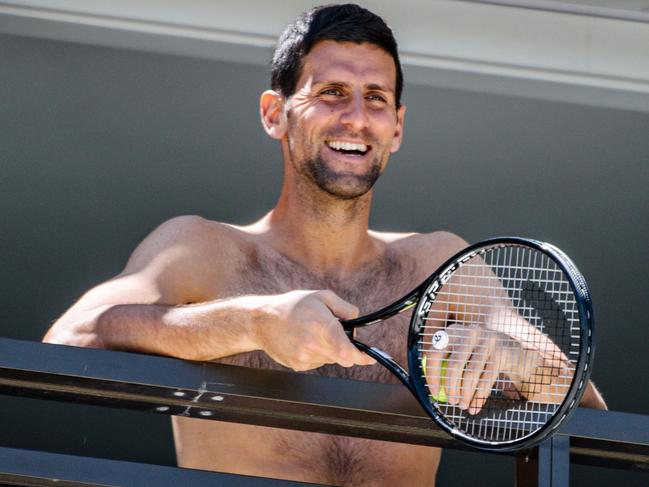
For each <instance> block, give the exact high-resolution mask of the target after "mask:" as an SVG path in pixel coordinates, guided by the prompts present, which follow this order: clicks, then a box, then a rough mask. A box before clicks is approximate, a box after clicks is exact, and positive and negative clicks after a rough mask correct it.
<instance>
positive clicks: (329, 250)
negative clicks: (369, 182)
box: [258, 190, 380, 275]
mask: <svg viewBox="0 0 649 487" xmlns="http://www.w3.org/2000/svg"><path fill="white" fill-rule="evenodd" d="M298 195H308V196H307V197H304V196H303V197H300V196H298ZM371 199H372V197H371V192H370V193H367V194H365V195H363V196H361V197H359V198H355V199H352V200H340V199H338V198H335V197H333V196H331V195H329V194H326V193H323V192H319V193H317V194H314V193H313V192H310V193H304V192H293V191H284V190H283V191H282V194H281V196H280V199H279V201H278V203H277V206H276V207H275V208H274V209H273V210H272V211H271V212H270V213H269V214H268V215H266V216H265V217H264V218H263V219H262V220H261V221H260V222H259V223H258V225H259V229H260V230H261V231H263V232H264V233H265V234H266V237H267V238H268V240H269V243H270V244H271V245H272V246H273V247H274V248H275V249H276V250H278V251H279V252H281V253H282V254H284V255H286V256H287V257H289V258H290V259H292V260H294V261H297V262H299V263H300V264H302V265H304V266H305V267H307V268H309V269H311V270H313V271H314V272H316V273H318V274H323V275H325V274H329V275H331V274H334V275H335V274H337V275H341V274H345V273H348V272H353V271H354V269H355V268H357V267H358V266H359V265H362V264H364V263H365V262H367V261H369V260H371V259H373V258H375V257H376V256H377V254H378V253H379V252H380V248H379V245H378V244H377V243H376V241H374V240H373V239H372V238H371V237H370V236H369V234H368V221H369V212H370V203H371Z"/></svg>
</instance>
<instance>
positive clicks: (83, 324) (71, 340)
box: [42, 314, 104, 348]
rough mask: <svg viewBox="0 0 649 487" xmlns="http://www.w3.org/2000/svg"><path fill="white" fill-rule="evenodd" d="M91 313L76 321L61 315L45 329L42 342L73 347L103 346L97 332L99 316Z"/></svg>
mask: <svg viewBox="0 0 649 487" xmlns="http://www.w3.org/2000/svg"><path fill="white" fill-rule="evenodd" d="M93 315H94V316H84V317H80V319H79V320H76V321H73V320H70V319H69V318H67V319H66V317H61V318H60V319H59V320H58V321H57V322H56V323H54V324H53V325H52V327H51V328H50V329H49V330H48V331H47V333H46V334H45V336H44V337H43V339H42V342H43V343H51V344H54V345H70V346H73V347H86V348H104V346H103V343H102V340H101V338H100V336H99V334H98V333H97V322H98V318H99V316H98V315H97V314H93Z"/></svg>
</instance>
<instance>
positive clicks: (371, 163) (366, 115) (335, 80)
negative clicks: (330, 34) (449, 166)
mask: <svg viewBox="0 0 649 487" xmlns="http://www.w3.org/2000/svg"><path fill="white" fill-rule="evenodd" d="M395 84H396V68H395V65H394V60H393V59H392V57H391V56H390V55H389V54H388V53H387V52H385V51H384V50H383V49H381V48H379V47H377V46H374V45H372V44H354V43H349V42H342V43H341V42H335V41H322V42H320V43H318V44H316V46H315V47H314V48H313V49H312V50H311V51H310V52H309V54H307V55H306V56H305V57H304V62H303V66H302V71H301V74H300V77H299V79H298V83H297V87H296V91H295V93H294V94H293V95H292V96H291V97H290V98H289V100H288V101H287V102H286V107H285V109H286V129H285V132H284V137H282V139H283V140H284V144H285V146H284V151H285V158H287V159H288V161H287V162H288V163H289V170H291V169H292V170H294V171H295V172H296V174H297V175H299V176H302V177H304V178H306V180H308V181H310V182H311V183H312V184H314V185H315V186H317V187H318V188H320V189H321V190H323V191H325V192H327V193H328V194H330V195H332V196H335V197H338V198H341V199H351V198H356V197H358V196H361V195H363V194H365V193H367V192H368V191H369V190H370V189H371V188H372V186H373V184H374V182H375V181H376V179H377V178H378V177H379V175H380V174H381V173H382V172H383V169H384V168H385V166H386V164H387V161H388V159H389V156H390V153H392V152H395V151H396V150H397V149H398V148H399V145H400V143H401V134H402V129H403V115H404V113H405V107H403V106H402V107H400V108H399V109H397V108H396V102H395Z"/></svg>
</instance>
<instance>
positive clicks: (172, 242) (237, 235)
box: [121, 215, 245, 301]
mask: <svg viewBox="0 0 649 487" xmlns="http://www.w3.org/2000/svg"><path fill="white" fill-rule="evenodd" d="M244 240H245V235H244V234H243V232H241V231H240V230H238V229H237V228H235V227H233V226H231V225H228V224H225V223H221V222H216V221H211V220H207V219H205V218H202V217H200V216H196V215H185V216H178V217H175V218H171V219H170V220H167V221H165V222H164V223H162V224H160V225H159V226H158V227H157V228H155V229H154V230H153V231H152V232H151V233H150V234H149V235H148V236H147V237H146V238H145V239H144V240H143V241H142V243H140V245H138V247H137V248H136V249H135V250H134V251H133V253H132V254H131V256H130V258H129V260H128V263H127V265H126V267H125V269H124V271H123V272H122V273H121V276H124V275H128V274H134V273H141V274H147V275H148V276H149V277H151V278H153V279H155V280H156V281H157V282H160V283H163V282H164V283H169V284H170V285H173V286H174V288H180V287H182V288H184V289H186V290H187V293H188V296H190V297H188V298H187V300H191V301H195V300H198V299H200V298H204V299H207V298H208V297H209V296H210V295H211V294H212V292H213V291H214V290H213V289H211V287H212V286H214V283H217V282H220V281H222V280H223V278H224V277H227V275H228V273H229V271H230V269H231V268H232V267H233V266H235V265H236V264H237V262H238V259H237V255H238V254H240V252H241V251H240V249H241V246H242V242H243V241H244Z"/></svg>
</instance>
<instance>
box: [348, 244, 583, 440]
mask: <svg viewBox="0 0 649 487" xmlns="http://www.w3.org/2000/svg"><path fill="white" fill-rule="evenodd" d="M498 246H501V247H505V246H525V247H530V248H532V249H536V250H539V251H541V252H543V253H544V254H546V255H547V256H549V257H550V258H551V259H552V260H553V261H554V262H555V263H556V264H557V265H558V267H559V268H560V269H561V270H562V271H563V272H564V274H565V276H566V278H567V280H568V281H569V284H570V287H571V289H572V292H573V293H574V297H575V301H576V303H577V307H578V310H579V331H580V338H579V340H580V345H581V346H580V348H579V355H578V358H577V360H576V361H575V372H574V376H573V378H572V381H571V384H570V386H569V388H568V391H567V393H566V395H565V397H564V399H563V401H562V403H561V405H560V406H559V407H558V409H557V410H556V411H555V412H554V414H552V416H551V417H550V418H549V419H548V420H547V421H546V422H545V424H544V425H543V426H542V427H541V428H539V429H538V430H536V431H535V432H534V433H532V434H531V435H529V436H526V437H523V438H517V439H514V440H507V441H487V440H479V439H476V438H474V437H472V436H470V435H467V434H465V433H464V432H462V431H460V430H459V429H458V428H456V427H454V426H453V425H452V424H450V422H449V421H447V420H446V418H445V416H444V413H443V411H441V410H440V409H439V408H438V407H436V405H435V403H432V402H431V400H430V393H429V391H428V390H427V387H426V384H425V381H424V379H423V377H422V369H421V353H422V350H421V345H420V338H419V332H420V330H421V329H422V328H423V327H424V320H423V318H424V316H425V315H426V313H427V310H424V309H422V308H423V306H425V303H431V302H434V294H435V290H436V289H439V287H441V285H442V284H443V283H444V282H445V281H444V279H445V278H447V276H449V275H450V274H452V273H453V272H454V271H455V270H456V269H458V268H459V267H461V266H462V264H463V263H464V262H466V261H468V260H469V259H471V258H472V257H474V256H475V255H477V254H479V253H480V251H481V250H482V249H484V248H486V247H488V248H493V247H498ZM431 296H432V300H431ZM424 298H427V299H424ZM411 308H415V309H414V311H413V314H412V317H411V320H410V328H409V332H408V341H407V358H408V371H406V370H405V369H404V368H403V367H402V366H401V365H400V364H398V363H397V362H396V361H395V360H394V359H393V358H392V357H391V356H390V355H388V354H387V353H385V352H383V351H382V350H380V349H378V348H375V347H371V346H368V345H366V344H364V343H362V342H359V341H358V340H355V339H354V338H353V330H354V329H355V328H358V327H361V326H368V325H372V324H374V323H378V322H380V321H383V320H386V319H388V318H390V317H392V316H394V315H396V314H398V313H402V312H404V311H406V310H409V309H411ZM341 324H342V326H343V328H344V330H345V332H346V333H347V335H348V336H349V338H350V340H351V341H352V342H353V343H354V345H355V346H356V347H357V348H358V349H359V350H361V351H363V352H365V353H367V354H368V355H369V356H371V357H372V358H374V359H375V360H376V361H377V362H379V363H380V364H381V365H383V366H384V367H386V368H387V369H388V370H389V371H390V372H392V373H393V374H394V375H395V376H396V377H397V378H398V379H399V380H400V381H401V382H402V383H403V384H404V385H405V386H406V387H407V388H408V389H409V390H410V391H411V392H412V394H413V395H414V396H415V397H416V398H417V400H418V401H419V403H420V404H421V406H422V407H423V408H424V410H425V411H426V413H428V414H429V415H430V416H431V418H432V419H433V420H435V422H436V423H437V424H438V425H439V426H440V427H441V428H442V429H444V430H445V431H446V432H447V433H449V434H450V435H451V436H453V437H454V438H456V439H458V440H460V441H462V442H464V443H466V444H469V445H471V446H473V447H476V448H478V449H483V450H490V451H511V450H518V449H524V448H530V447H532V446H535V445H537V444H538V443H540V442H541V441H543V440H544V439H545V438H547V437H548V436H549V435H550V434H552V433H553V432H554V431H555V430H556V429H557V428H558V426H559V425H560V424H561V423H562V422H563V421H564V420H565V419H566V418H567V417H568V416H569V414H570V413H571V412H572V411H573V410H574V409H575V408H576V407H577V406H578V404H579V401H580V399H581V397H582V395H583V393H584V390H585V388H586V386H587V384H588V380H589V377H590V373H591V370H592V361H593V355H594V352H595V342H594V320H593V309H592V300H591V296H590V293H589V291H588V287H587V286H586V281H585V279H584V278H583V276H582V275H581V273H580V272H579V271H578V270H577V268H576V266H575V265H574V264H573V263H572V261H571V260H570V259H569V258H568V256H567V255H566V254H564V253H563V252H562V251H561V250H559V249H558V248H556V247H555V246H553V245H551V244H548V243H544V242H541V241H538V240H533V239H527V238H521V237H497V238H491V239H488V240H484V241H481V242H478V243H476V244H473V245H470V246H469V247H467V248H465V249H463V250H461V251H460V252H458V253H457V254H455V255H454V256H452V257H451V258H449V259H448V260H447V261H446V262H445V263H444V264H442V265H441V266H440V267H439V268H438V269H437V270H436V271H435V272H434V273H433V274H431V275H430V276H429V277H428V278H427V279H426V280H425V281H423V282H422V283H421V284H420V285H419V286H417V287H416V288H415V289H413V290H412V291H410V292H409V293H408V294H406V295H405V296H403V297H402V298H401V299H399V300H397V301H395V302H394V303H392V304H390V305H388V306H386V307H384V308H381V309H379V310H378V311H375V312H373V313H370V314H367V315H365V316H361V317H359V318H356V319H353V320H344V321H341Z"/></svg>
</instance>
